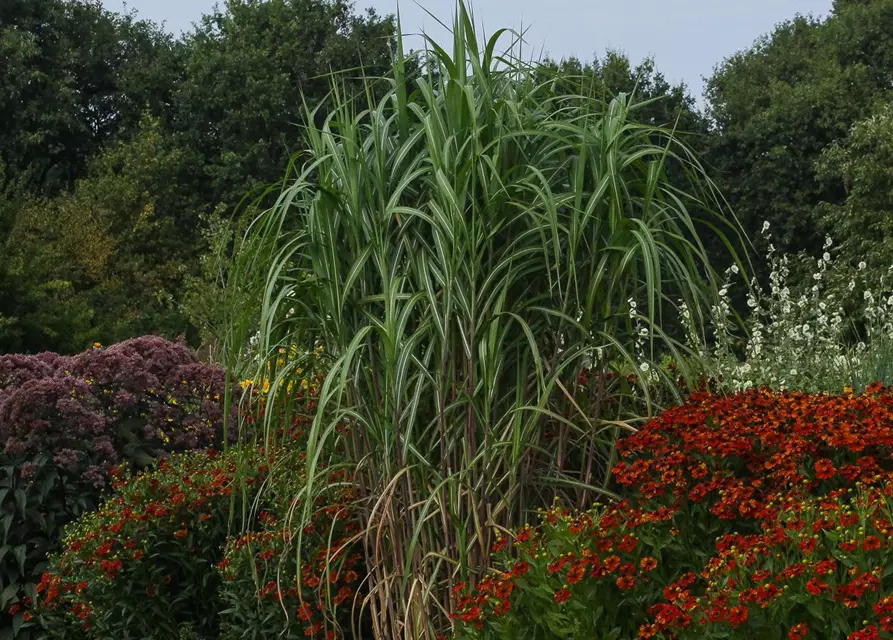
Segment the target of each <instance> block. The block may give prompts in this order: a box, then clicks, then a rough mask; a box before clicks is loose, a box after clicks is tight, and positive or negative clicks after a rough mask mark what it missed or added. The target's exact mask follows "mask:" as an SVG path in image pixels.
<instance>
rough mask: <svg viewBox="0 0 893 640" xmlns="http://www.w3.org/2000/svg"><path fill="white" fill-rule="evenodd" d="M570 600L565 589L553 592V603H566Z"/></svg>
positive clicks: (568, 591)
mask: <svg viewBox="0 0 893 640" xmlns="http://www.w3.org/2000/svg"><path fill="white" fill-rule="evenodd" d="M570 598H571V592H570V590H568V588H567V587H565V588H563V589H559V590H558V591H556V592H555V602H557V603H558V604H561V603H562V602H567V601H568V600H570Z"/></svg>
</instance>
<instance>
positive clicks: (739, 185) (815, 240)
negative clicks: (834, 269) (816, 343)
mask: <svg viewBox="0 0 893 640" xmlns="http://www.w3.org/2000/svg"><path fill="white" fill-rule="evenodd" d="M891 25H893V3H891V2H890V1H889V0H873V1H871V2H845V3H843V2H842V3H837V4H836V5H835V9H834V12H833V13H832V14H831V16H830V17H829V18H828V19H827V20H825V21H818V20H815V19H810V18H806V17H799V18H796V19H794V20H791V21H788V22H785V23H783V24H781V25H779V26H778V27H777V28H776V30H775V31H774V32H773V33H772V34H771V35H770V36H767V37H763V38H761V39H759V40H757V42H756V43H755V44H754V46H753V47H752V48H750V49H748V50H746V51H744V52H742V53H739V54H736V55H734V56H732V57H730V58H729V59H727V60H726V61H724V62H723V63H722V64H721V65H720V66H719V67H718V68H717V70H716V73H715V74H714V75H713V76H712V77H711V78H710V79H709V80H708V83H707V98H708V115H709V116H710V118H711V119H712V121H713V124H714V126H715V134H714V135H712V136H711V138H710V155H709V160H710V162H711V164H712V165H714V166H715V167H716V168H717V169H718V170H719V172H718V173H717V182H718V184H719V186H720V187H721V189H722V190H723V193H724V194H725V195H726V197H727V198H728V199H729V201H730V202H731V204H732V206H733V208H734V209H735V211H736V213H737V214H738V216H739V217H740V219H741V221H742V224H743V225H744V227H745V229H746V230H747V232H748V235H749V236H750V237H751V238H756V237H757V234H758V232H759V229H760V226H761V225H762V223H763V221H764V220H768V221H769V222H770V223H771V225H772V229H773V231H774V232H775V233H776V236H775V238H774V241H775V243H776V246H777V248H778V249H779V250H780V251H782V252H783V253H795V252H796V251H799V250H802V249H807V250H810V251H811V252H812V253H815V252H816V251H819V250H820V248H821V244H822V240H823V238H822V235H821V232H820V226H819V225H818V224H817V217H816V208H817V205H819V204H820V203H822V202H827V203H830V204H832V205H840V204H842V203H843V202H844V201H845V200H846V191H845V190H844V187H843V185H842V184H841V183H835V182H829V181H821V182H819V181H817V180H816V167H815V165H816V161H817V160H819V159H820V158H821V156H822V152H823V150H824V149H825V148H826V147H827V146H828V145H830V144H832V143H834V142H835V141H837V140H842V139H844V138H845V137H846V136H847V134H848V132H849V129H850V127H851V126H852V125H853V123H855V122H856V121H857V120H860V119H862V118H865V117H866V116H868V115H869V114H870V113H871V112H872V110H873V109H874V107H875V103H876V102H877V101H878V100H879V99H882V98H883V97H884V96H885V95H886V93H887V92H888V90H889V87H890V86H891V76H890V70H891V69H893V42H891V40H890V37H891V36H890V34H891V33H893V28H891ZM835 222H837V221H836V220H835ZM832 235H833V236H834V237H835V238H837V239H843V233H838V232H837V231H836V230H833V231H832Z"/></svg>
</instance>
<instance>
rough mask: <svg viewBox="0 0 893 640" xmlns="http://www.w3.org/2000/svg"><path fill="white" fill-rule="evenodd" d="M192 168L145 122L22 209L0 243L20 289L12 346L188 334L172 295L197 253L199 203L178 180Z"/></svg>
mask: <svg viewBox="0 0 893 640" xmlns="http://www.w3.org/2000/svg"><path fill="white" fill-rule="evenodd" d="M189 164H191V159H190V158H189V157H188V156H187V155H186V154H185V153H184V152H183V150H181V149H179V148H176V147H175V146H174V145H173V140H172V139H171V138H170V137H169V136H165V135H164V134H163V133H162V131H161V127H160V123H159V122H158V121H157V120H154V119H151V118H148V119H147V120H146V121H145V122H144V123H143V125H142V126H141V127H140V131H139V134H138V135H137V137H136V138H135V139H134V140H132V141H126V142H124V141H122V142H119V143H116V144H114V145H112V146H110V147H109V148H108V149H107V150H106V151H105V152H103V153H102V154H100V155H99V156H97V157H96V158H94V159H93V160H91V161H90V163H89V167H88V174H87V176H86V177H85V178H82V179H80V180H78V181H77V182H76V183H75V185H74V187H73V188H72V190H71V191H69V192H65V193H63V194H60V195H59V196H57V197H55V198H46V197H42V196H36V197H32V198H30V199H27V200H25V201H24V202H22V203H21V204H20V205H19V208H18V212H17V216H16V220H15V222H14V224H13V226H12V228H11V229H10V231H9V234H8V237H7V239H6V244H5V247H4V251H5V255H6V256H7V259H6V261H5V265H6V269H7V270H8V275H9V276H12V277H13V279H14V280H15V281H16V282H19V283H23V284H25V285H26V286H25V287H24V291H20V292H19V296H18V300H19V305H18V309H17V312H16V313H15V314H14V317H16V318H18V320H17V322H16V323H15V328H16V332H15V335H17V336H18V342H19V344H18V345H17V348H18V349H20V350H26V351H35V350H38V349H46V348H52V349H54V350H59V351H62V352H69V351H76V350H78V349H82V348H84V347H86V346H87V345H88V344H89V343H90V342H92V341H94V340H98V341H102V342H113V341H117V340H121V339H124V338H127V337H131V336H134V335H141V334H145V333H161V334H164V335H167V336H170V337H175V336H176V335H178V334H180V333H185V332H186V331H187V330H188V323H187V322H186V320H185V319H184V318H183V317H182V315H181V314H180V313H179V310H178V308H177V304H176V301H177V300H178V299H179V297H180V293H181V290H182V286H183V278H184V276H185V275H186V274H188V273H190V272H192V271H194V269H195V267H196V259H195V254H196V253H201V250H200V246H201V245H199V244H197V243H196V242H195V241H194V238H195V236H197V233H196V230H195V229H194V222H193V221H194V220H196V219H197V218H198V213H196V211H200V210H201V208H202V206H203V203H201V202H199V201H198V200H197V199H196V198H194V197H191V196H190V195H189V194H187V193H184V192H183V191H182V190H181V189H179V187H178V185H177V177H178V176H179V175H180V174H182V172H183V171H184V167H185V166H186V165H189ZM11 315H12V314H11Z"/></svg>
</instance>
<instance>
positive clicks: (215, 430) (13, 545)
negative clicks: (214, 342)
mask: <svg viewBox="0 0 893 640" xmlns="http://www.w3.org/2000/svg"><path fill="white" fill-rule="evenodd" d="M231 386H232V387H234V391H235V392H238V391H239V389H238V385H231ZM225 397H226V375H225V372H224V371H223V370H222V369H220V368H218V367H214V366H210V365H206V364H203V363H201V362H199V361H198V360H197V358H196V357H195V355H194V354H193V353H192V352H191V351H190V350H189V348H188V347H186V346H185V345H184V344H181V343H175V342H169V341H167V340H164V339H162V338H157V337H153V336H147V337H142V338H136V339H133V340H128V341H126V342H122V343H120V344H117V345H114V346H111V347H109V348H107V349H106V348H101V347H99V346H98V345H97V347H96V348H94V349H91V350H89V351H86V352H84V353H81V354H79V355H76V356H72V357H64V356H59V355H56V354H50V353H44V354H40V355H36V356H21V355H6V356H0V443H2V445H3V448H2V451H0V513H2V517H0V610H2V611H3V613H2V614H0V632H3V633H7V634H8V633H9V630H12V631H13V632H14V633H17V632H18V631H19V628H20V627H21V626H22V622H23V617H22V616H23V614H22V613H21V612H17V613H15V614H9V613H8V611H9V609H10V606H11V605H13V606H14V605H16V604H20V603H24V602H27V601H29V600H30V599H31V598H33V597H34V592H35V587H36V584H37V582H38V581H39V579H40V576H41V574H42V573H43V572H44V570H45V569H46V567H47V564H46V558H47V555H48V554H49V553H50V552H53V551H55V550H57V549H58V548H59V544H60V538H61V533H62V527H64V525H66V524H67V523H69V522H71V521H73V520H74V519H76V518H77V517H79V516H81V515H82V514H84V513H85V512H88V511H90V510H92V509H94V508H95V507H96V506H97V504H98V501H99V498H100V495H101V492H102V490H103V488H105V487H106V485H107V484H108V481H109V473H110V472H111V471H112V470H113V469H114V468H116V467H117V466H118V465H120V464H122V463H127V464H128V465H130V466H131V467H133V468H135V469H140V468H144V467H146V466H147V465H149V464H150V463H151V462H152V461H153V459H154V458H155V457H156V456H158V455H159V454H165V453H171V452H177V451H188V450H192V449H214V448H218V447H219V445H221V444H222V442H223V440H224V439H229V440H234V439H235V437H236V429H237V419H236V408H237V400H238V393H233V395H232V405H231V406H230V408H229V412H228V417H227V418H226V419H225V416H227V412H226V411H225V407H224V398H225ZM25 635H27V634H25Z"/></svg>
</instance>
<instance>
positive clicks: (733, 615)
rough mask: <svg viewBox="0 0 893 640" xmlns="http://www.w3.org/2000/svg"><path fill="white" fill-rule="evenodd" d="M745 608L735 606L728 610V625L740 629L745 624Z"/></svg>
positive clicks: (746, 612)
mask: <svg viewBox="0 0 893 640" xmlns="http://www.w3.org/2000/svg"><path fill="white" fill-rule="evenodd" d="M747 614H748V611H747V607H745V606H740V605H739V606H737V607H732V608H731V609H729V624H730V625H732V627H733V628H735V627H740V626H741V625H742V624H744V623H745V622H747Z"/></svg>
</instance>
